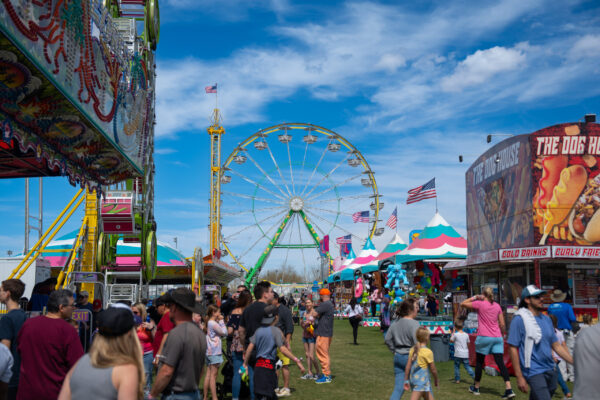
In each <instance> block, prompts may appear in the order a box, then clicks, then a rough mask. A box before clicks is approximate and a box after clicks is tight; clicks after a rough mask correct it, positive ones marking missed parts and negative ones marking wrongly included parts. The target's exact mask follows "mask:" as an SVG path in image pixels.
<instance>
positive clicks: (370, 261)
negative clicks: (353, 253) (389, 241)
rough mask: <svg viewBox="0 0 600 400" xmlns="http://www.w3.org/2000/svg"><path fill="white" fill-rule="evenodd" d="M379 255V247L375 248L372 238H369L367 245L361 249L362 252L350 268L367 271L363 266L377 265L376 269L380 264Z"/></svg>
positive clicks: (371, 266)
mask: <svg viewBox="0 0 600 400" xmlns="http://www.w3.org/2000/svg"><path fill="white" fill-rule="evenodd" d="M377 256H379V252H378V251H377V249H375V246H374V245H373V242H372V241H371V238H367V241H366V242H365V246H364V247H363V249H362V250H361V252H360V254H359V255H358V257H356V258H355V259H354V261H352V264H350V266H348V268H349V269H353V270H355V271H356V270H357V269H360V271H361V272H362V273H365V272H366V271H364V270H363V268H373V267H375V270H376V269H377V268H378V267H377V266H378V264H379V262H378V261H377Z"/></svg>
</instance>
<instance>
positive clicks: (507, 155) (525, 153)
mask: <svg viewBox="0 0 600 400" xmlns="http://www.w3.org/2000/svg"><path fill="white" fill-rule="evenodd" d="M465 177H466V190H467V242H468V246H469V257H472V256H475V255H477V254H479V253H483V252H487V251H490V250H494V249H500V248H511V247H525V246H530V245H531V242H532V241H533V226H532V222H531V216H532V210H531V208H532V206H531V197H532V185H531V149H530V146H529V136H528V135H520V136H514V137H511V138H509V139H507V140H504V141H502V142H500V143H498V144H497V145H495V146H494V147H492V148H491V149H490V150H488V151H487V152H485V153H484V154H483V155H481V156H480V157H479V158H478V159H477V160H476V161H475V162H474V163H473V165H472V166H471V167H470V168H469V169H468V171H467V173H466V176H465Z"/></svg>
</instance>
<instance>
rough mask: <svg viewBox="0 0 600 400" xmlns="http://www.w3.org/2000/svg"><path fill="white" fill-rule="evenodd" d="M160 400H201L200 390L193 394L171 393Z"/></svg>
mask: <svg viewBox="0 0 600 400" xmlns="http://www.w3.org/2000/svg"><path fill="white" fill-rule="evenodd" d="M162 400H202V393H200V390H196V391H195V392H185V393H173V394H169V395H166V396H163V397H162Z"/></svg>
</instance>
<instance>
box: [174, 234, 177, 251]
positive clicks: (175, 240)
mask: <svg viewBox="0 0 600 400" xmlns="http://www.w3.org/2000/svg"><path fill="white" fill-rule="evenodd" d="M173 242H174V243H175V248H176V249H177V236H175V237H174V238H173Z"/></svg>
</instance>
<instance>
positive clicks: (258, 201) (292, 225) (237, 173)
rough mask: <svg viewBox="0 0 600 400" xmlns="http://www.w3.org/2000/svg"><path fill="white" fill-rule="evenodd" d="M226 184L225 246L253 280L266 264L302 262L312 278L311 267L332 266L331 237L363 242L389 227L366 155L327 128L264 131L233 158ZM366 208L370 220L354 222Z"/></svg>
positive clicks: (292, 125)
mask: <svg viewBox="0 0 600 400" xmlns="http://www.w3.org/2000/svg"><path fill="white" fill-rule="evenodd" d="M343 149H345V151H341V150H343ZM220 182H221V184H222V189H221V196H222V199H223V204H222V206H221V220H222V225H221V226H222V228H221V233H222V239H221V243H222V244H223V246H224V247H225V248H226V249H227V250H228V254H229V256H230V257H231V258H232V259H233V262H234V263H235V264H237V265H238V266H240V267H241V268H243V269H244V270H246V271H247V272H248V273H247V279H246V280H247V281H248V282H249V283H251V282H253V281H255V280H256V279H257V278H258V273H259V272H260V271H261V270H262V269H263V268H268V269H270V268H271V267H274V268H282V267H285V266H292V267H296V266H298V267H302V269H303V272H302V274H303V275H304V278H305V279H308V278H309V276H308V274H307V272H309V269H310V268H313V269H314V268H316V267H319V268H322V267H323V266H325V265H326V266H327V268H328V266H329V265H330V262H329V261H330V260H331V255H330V253H329V252H328V251H323V250H324V249H320V250H319V243H320V241H321V239H322V238H323V237H324V236H326V235H329V237H330V238H331V239H330V243H332V246H333V247H335V246H336V244H335V238H336V237H340V236H347V235H351V237H352V241H353V242H354V243H355V244H356V245H358V246H362V244H363V243H364V241H365V240H366V238H367V237H372V236H373V235H378V234H380V232H381V228H379V229H378V228H377V223H378V216H379V211H380V210H381V209H382V208H383V203H381V202H380V201H379V200H380V195H379V193H378V191H377V183H376V180H375V176H374V173H373V171H372V170H371V168H370V167H369V164H368V163H367V161H366V159H365V157H364V156H363V155H362V153H361V152H360V151H359V150H358V149H357V148H356V147H354V146H353V145H352V144H351V143H350V142H349V141H348V140H347V139H345V138H344V137H342V136H340V135H339V134H337V133H335V132H333V131H331V130H329V129H326V128H323V127H320V126H316V125H311V124H304V123H286V124H281V125H275V126H273V127H270V128H267V129H261V130H259V131H258V132H256V133H254V134H253V135H251V136H250V137H248V138H247V139H246V140H244V141H243V142H241V143H240V144H239V145H238V146H237V147H236V148H235V149H234V150H233V152H232V153H231V154H230V155H229V156H228V157H227V159H226V161H225V162H224V163H223V166H222V168H221V179H220ZM365 210H369V211H370V221H369V224H368V225H367V226H365V225H361V226H358V225H354V224H353V222H352V221H353V220H352V215H353V214H354V213H355V212H357V211H365ZM361 231H362V232H361ZM275 254H277V255H275ZM290 256H291V258H290ZM302 274H301V275H302Z"/></svg>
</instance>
